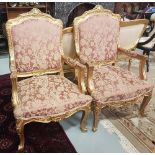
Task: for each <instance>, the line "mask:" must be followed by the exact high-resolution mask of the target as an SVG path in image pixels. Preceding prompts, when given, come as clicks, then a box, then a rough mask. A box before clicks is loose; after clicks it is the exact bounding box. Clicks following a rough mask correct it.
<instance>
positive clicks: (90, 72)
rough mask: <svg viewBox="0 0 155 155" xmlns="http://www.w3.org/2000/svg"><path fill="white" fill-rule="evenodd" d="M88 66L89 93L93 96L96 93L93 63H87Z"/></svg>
mask: <svg viewBox="0 0 155 155" xmlns="http://www.w3.org/2000/svg"><path fill="white" fill-rule="evenodd" d="M86 66H87V86H88V92H89V93H90V94H91V93H92V92H93V91H94V82H93V71H94V65H93V64H92V63H86Z"/></svg>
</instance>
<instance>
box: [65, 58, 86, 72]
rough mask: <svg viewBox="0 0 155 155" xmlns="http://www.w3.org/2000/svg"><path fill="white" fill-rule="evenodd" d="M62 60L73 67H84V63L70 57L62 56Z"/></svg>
mask: <svg viewBox="0 0 155 155" xmlns="http://www.w3.org/2000/svg"><path fill="white" fill-rule="evenodd" d="M63 60H64V62H65V63H66V64H68V65H70V66H71V67H73V68H77V69H78V68H82V69H86V67H85V65H83V64H81V63H80V62H79V61H78V60H76V59H72V58H70V57H63Z"/></svg>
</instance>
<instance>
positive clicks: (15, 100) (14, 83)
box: [10, 71, 19, 107]
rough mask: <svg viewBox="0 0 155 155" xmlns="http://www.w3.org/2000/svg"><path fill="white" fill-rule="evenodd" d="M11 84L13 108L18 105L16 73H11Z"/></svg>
mask: <svg viewBox="0 0 155 155" xmlns="http://www.w3.org/2000/svg"><path fill="white" fill-rule="evenodd" d="M10 78H11V82H12V103H13V106H14V107H15V106H17V104H18V103H19V100H18V94H17V72H15V71H13V72H12V73H11V75H10Z"/></svg>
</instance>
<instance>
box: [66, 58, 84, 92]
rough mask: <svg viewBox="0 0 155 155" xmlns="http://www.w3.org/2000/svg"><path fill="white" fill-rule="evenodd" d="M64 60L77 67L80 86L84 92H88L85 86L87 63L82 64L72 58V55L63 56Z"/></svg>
mask: <svg viewBox="0 0 155 155" xmlns="http://www.w3.org/2000/svg"><path fill="white" fill-rule="evenodd" d="M63 60H64V62H65V63H66V64H68V65H70V66H71V67H73V68H74V69H77V74H78V87H79V89H80V91H81V92H82V93H86V86H85V71H86V67H85V65H83V64H81V63H80V62H79V61H77V60H75V59H72V58H70V57H63Z"/></svg>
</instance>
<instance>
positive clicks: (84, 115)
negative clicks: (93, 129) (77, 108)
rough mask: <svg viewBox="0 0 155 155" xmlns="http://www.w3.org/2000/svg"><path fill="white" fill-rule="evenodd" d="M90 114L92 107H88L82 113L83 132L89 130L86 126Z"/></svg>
mask: <svg viewBox="0 0 155 155" xmlns="http://www.w3.org/2000/svg"><path fill="white" fill-rule="evenodd" d="M90 112H91V110H90V107H87V108H86V109H85V110H84V111H83V113H82V118H81V124H80V129H81V131H82V132H87V130H88V129H87V127H86V125H87V119H88V116H89V114H90Z"/></svg>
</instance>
